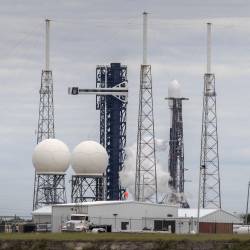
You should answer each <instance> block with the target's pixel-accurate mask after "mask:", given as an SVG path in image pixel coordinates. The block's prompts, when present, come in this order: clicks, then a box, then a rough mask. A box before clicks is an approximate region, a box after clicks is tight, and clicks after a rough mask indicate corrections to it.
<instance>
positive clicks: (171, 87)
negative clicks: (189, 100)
mask: <svg viewBox="0 0 250 250" xmlns="http://www.w3.org/2000/svg"><path fill="white" fill-rule="evenodd" d="M168 97H169V98H171V97H172V98H180V97H181V86H180V84H179V82H178V81H177V80H173V81H172V82H170V83H169V84H168ZM168 105H169V107H170V108H172V107H173V101H172V100H168Z"/></svg>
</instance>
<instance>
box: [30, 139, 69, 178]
mask: <svg viewBox="0 0 250 250" xmlns="http://www.w3.org/2000/svg"><path fill="white" fill-rule="evenodd" d="M69 161H70V151H69V148H68V147H67V145H66V144H65V143H63V142H62V141H60V140H57V139H45V140H43V141H42V142H40V143H39V144H37V145H36V147H35V149H34V152H33V155H32V162H33V166H34V168H35V169H36V172H37V173H39V174H43V173H44V174H49V173H51V174H52V173H55V174H57V173H64V172H65V171H66V170H67V168H68V167H69Z"/></svg>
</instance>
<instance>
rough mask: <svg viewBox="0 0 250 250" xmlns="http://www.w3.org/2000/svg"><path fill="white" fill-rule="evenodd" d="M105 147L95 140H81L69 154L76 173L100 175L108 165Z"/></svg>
mask: <svg viewBox="0 0 250 250" xmlns="http://www.w3.org/2000/svg"><path fill="white" fill-rule="evenodd" d="M108 158H109V157H108V154H107V151H106V149H105V148H104V147H103V146H102V145H101V144H99V143H97V142H95V141H83V142H81V143H80V144H78V145H77V146H76V147H75V148H74V150H73V152H72V155H71V166H72V168H73V170H74V171H75V173H76V174H77V175H102V174H103V173H104V172H105V171H106V168H107V166H108Z"/></svg>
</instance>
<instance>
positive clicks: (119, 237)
mask: <svg viewBox="0 0 250 250" xmlns="http://www.w3.org/2000/svg"><path fill="white" fill-rule="evenodd" d="M0 240H54V241H183V240H190V241H208V240H214V241H250V235H229V234H227V235H226V234H225V235H220V234H214V235H212V234H200V235H176V234H162V233H143V234H142V233H101V234H93V233H25V234H23V233H0Z"/></svg>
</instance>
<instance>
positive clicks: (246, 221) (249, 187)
mask: <svg viewBox="0 0 250 250" xmlns="http://www.w3.org/2000/svg"><path fill="white" fill-rule="evenodd" d="M249 189H250V181H249V182H248V188H247V208H246V217H245V224H246V225H247V223H248V220H247V219H248V204H249Z"/></svg>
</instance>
